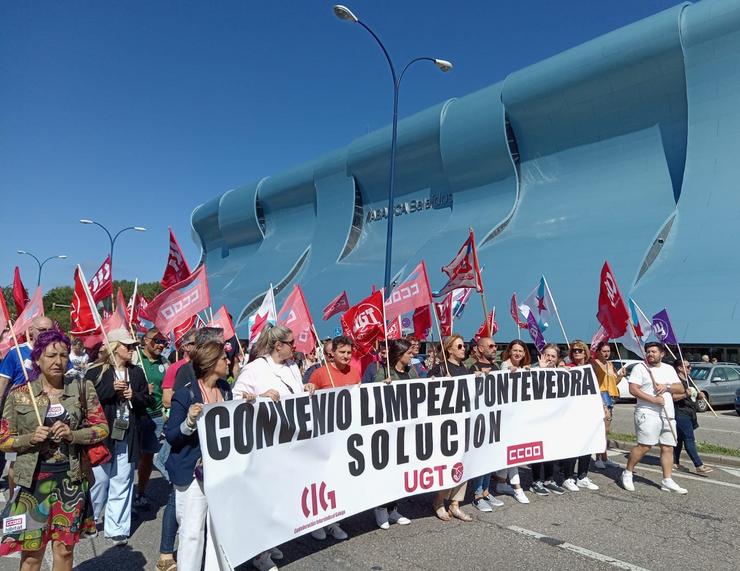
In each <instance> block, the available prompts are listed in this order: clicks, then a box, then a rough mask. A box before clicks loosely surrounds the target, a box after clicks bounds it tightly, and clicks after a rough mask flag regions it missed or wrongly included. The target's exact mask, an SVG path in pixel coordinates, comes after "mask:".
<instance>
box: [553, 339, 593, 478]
mask: <svg viewBox="0 0 740 571" xmlns="http://www.w3.org/2000/svg"><path fill="white" fill-rule="evenodd" d="M568 355H569V357H570V363H568V364H567V365H566V367H580V366H583V365H588V364H589V348H588V345H586V343H585V342H584V341H581V340H580V339H576V340H575V341H573V342H572V343H571V344H570V351H569V352H568ZM576 462H577V463H578V474H577V475H576ZM562 465H563V476H564V478H565V479H564V480H563V487H564V488H565V489H566V490H569V491H571V492H577V491H579V490H580V489H581V488H586V489H587V490H598V489H599V486H597V485H596V484H594V483H593V482H592V481H591V479H590V478H589V477H588V469H589V466H590V465H591V454H584V455H583V456H579V457H578V458H568V459H567V460H563V463H562ZM576 476H577V477H576Z"/></svg>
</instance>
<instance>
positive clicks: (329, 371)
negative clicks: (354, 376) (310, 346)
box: [309, 316, 336, 388]
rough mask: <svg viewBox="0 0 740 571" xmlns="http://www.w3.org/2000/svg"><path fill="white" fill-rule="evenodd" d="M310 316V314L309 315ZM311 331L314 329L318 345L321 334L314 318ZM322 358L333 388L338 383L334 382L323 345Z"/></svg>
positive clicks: (318, 344)
mask: <svg viewBox="0 0 740 571" xmlns="http://www.w3.org/2000/svg"><path fill="white" fill-rule="evenodd" d="M309 317H310V316H309ZM311 331H313V336H314V337H315V338H316V345H317V346H320V345H321V339H319V334H318V332H317V331H316V326H315V325H314V323H313V319H311ZM319 353H321V358H322V359H323V360H324V366H325V367H326V372H327V373H328V374H329V382H330V383H331V386H332V388H335V387H336V385H335V384H334V377H332V374H331V369H330V368H329V361H327V360H326V354H325V353H324V348H323V347H321V351H319Z"/></svg>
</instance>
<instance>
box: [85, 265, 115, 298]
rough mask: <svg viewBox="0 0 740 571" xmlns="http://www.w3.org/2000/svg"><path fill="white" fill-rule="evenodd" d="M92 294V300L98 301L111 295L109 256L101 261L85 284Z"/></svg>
mask: <svg viewBox="0 0 740 571" xmlns="http://www.w3.org/2000/svg"><path fill="white" fill-rule="evenodd" d="M87 287H88V289H89V290H90V293H91V294H92V298H93V302H94V303H98V302H99V301H102V300H104V299H106V298H108V297H111V296H112V295H113V277H112V275H111V272H110V256H106V258H105V260H103V263H102V264H101V265H100V267H99V268H98V271H97V272H95V274H94V275H93V277H92V278H90V281H89V282H88V284H87Z"/></svg>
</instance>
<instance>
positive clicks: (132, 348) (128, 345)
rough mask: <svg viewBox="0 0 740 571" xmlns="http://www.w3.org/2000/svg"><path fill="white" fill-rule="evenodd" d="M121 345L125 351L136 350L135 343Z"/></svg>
mask: <svg viewBox="0 0 740 571" xmlns="http://www.w3.org/2000/svg"><path fill="white" fill-rule="evenodd" d="M122 345H123V346H124V347H125V348H126V350H127V351H133V350H134V349H136V343H122Z"/></svg>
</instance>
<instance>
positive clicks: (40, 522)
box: [0, 470, 96, 556]
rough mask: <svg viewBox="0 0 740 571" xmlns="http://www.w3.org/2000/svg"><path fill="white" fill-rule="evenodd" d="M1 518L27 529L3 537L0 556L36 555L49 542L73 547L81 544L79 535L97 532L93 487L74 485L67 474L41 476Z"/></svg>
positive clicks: (18, 497)
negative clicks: (12, 554)
mask: <svg viewBox="0 0 740 571" xmlns="http://www.w3.org/2000/svg"><path fill="white" fill-rule="evenodd" d="M24 515H25V522H23V520H22V516H24ZM2 517H3V520H5V518H8V517H11V518H18V521H19V522H23V523H24V524H25V525H24V526H23V529H19V530H18V531H10V532H8V533H6V534H4V535H3V539H2V543H0V556H5V555H9V554H10V553H15V552H16V551H37V550H39V549H42V548H44V547H46V544H47V543H48V542H49V541H60V542H62V543H64V544H65V545H70V546H72V545H75V544H76V543H77V542H78V541H79V539H80V535H84V534H91V535H94V534H95V532H96V527H95V519H94V517H93V505H92V501H91V499H90V486H89V485H88V483H87V481H86V480H83V481H82V482H73V481H72V480H71V479H70V478H69V476H68V475H67V471H66V470H65V471H63V472H39V473H38V475H37V476H36V478H35V479H34V482H33V487H31V488H24V487H21V488H20V490H19V491H18V493H17V494H16V496H15V497H14V498H13V501H11V502H10V503H9V504H8V505H7V506H6V507H5V509H4V510H3V514H2ZM21 525H22V524H21Z"/></svg>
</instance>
